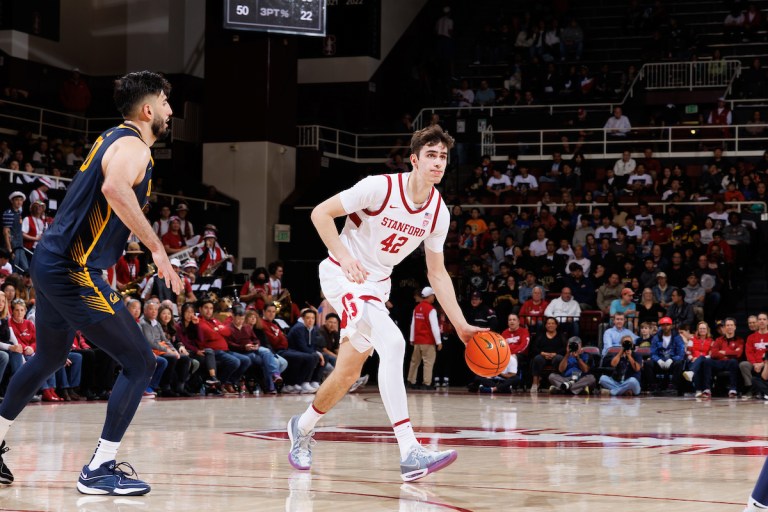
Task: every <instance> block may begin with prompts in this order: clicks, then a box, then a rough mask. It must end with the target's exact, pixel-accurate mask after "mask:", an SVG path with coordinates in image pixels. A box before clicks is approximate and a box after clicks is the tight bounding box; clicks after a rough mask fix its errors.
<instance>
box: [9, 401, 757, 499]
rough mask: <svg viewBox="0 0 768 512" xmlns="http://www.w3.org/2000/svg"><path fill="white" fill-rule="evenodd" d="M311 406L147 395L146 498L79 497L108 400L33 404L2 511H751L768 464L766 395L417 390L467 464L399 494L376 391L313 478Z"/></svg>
mask: <svg viewBox="0 0 768 512" xmlns="http://www.w3.org/2000/svg"><path fill="white" fill-rule="evenodd" d="M310 400H311V397H309V396H280V397H270V396H257V397H241V398H237V397H235V398H207V399H203V398H200V399H178V400H160V399H158V400H156V401H153V400H145V401H144V402H143V403H142V405H141V407H140V409H139V412H138V414H137V416H136V419H135V420H134V422H133V425H132V427H131V429H130V430H129V432H128V434H127V435H126V438H125V440H124V442H123V445H122V447H121V450H120V453H119V459H120V460H127V461H129V462H130V463H131V464H132V465H133V466H134V467H135V468H136V470H137V471H138V472H139V475H140V476H141V477H142V478H143V479H144V480H147V481H148V482H149V483H150V484H151V485H152V487H153V488H152V492H151V493H150V494H149V495H147V496H142V497H136V498H113V497H94V496H83V495H80V494H79V493H78V492H77V490H76V489H75V481H76V479H77V475H78V472H79V471H80V469H81V467H82V465H83V464H84V463H85V462H87V460H88V459H89V456H90V454H91V452H92V450H93V447H94V443H95V440H96V439H97V438H98V436H99V433H100V430H101V423H102V420H103V415H104V411H105V404H104V403H103V402H90V403H82V402H81V403H68V404H61V405H58V404H57V405H49V404H33V405H30V406H29V407H28V408H27V409H26V410H25V411H24V413H23V414H22V416H21V417H20V418H19V421H17V422H16V424H14V426H13V427H12V429H11V432H10V433H9V435H8V437H7V441H8V444H9V446H10V447H11V448H12V450H11V451H10V452H9V453H7V454H6V456H5V461H6V463H7V464H8V465H9V466H10V468H11V469H12V470H13V471H14V473H15V476H16V482H15V483H14V485H12V486H10V487H0V510H3V511H8V510H14V511H16V510H23V511H43V510H44V511H54V510H56V511H58V510H61V511H67V512H69V511H82V512H97V511H98V512H101V511H104V512H106V511H121V512H126V511H145V510H146V511H187V510H190V511H204V512H215V511H225V512H237V511H248V512H251V511H254V510H255V511H272V510H275V511H277V510H280V511H282V510H286V511H295V512H320V511H333V512H344V511H354V512H362V511H365V512H368V511H390V510H395V511H400V512H426V511H430V512H431V511H434V512H438V511H465V510H471V511H479V510H494V511H515V512H518V511H559V510H562V511H568V512H581V511H590V512H602V511H632V512H642V511H659V510H667V511H670V512H671V511H680V512H683V511H698V512H709V511H711V512H724V511H734V512H741V510H742V509H743V503H744V502H745V500H746V498H747V497H748V496H749V492H750V491H751V488H752V484H753V481H754V479H755V478H756V476H757V474H758V473H759V471H760V468H761V467H762V464H763V460H764V458H765V456H766V454H768V422H766V421H765V417H766V414H768V404H765V403H763V402H762V401H747V400H728V399H715V400H711V401H706V402H701V401H696V400H694V399H688V398H679V399H678V398H651V397H643V398H602V397H598V398H595V397H592V398H584V397H570V398H568V397H563V396H551V397H550V396H549V395H539V396H531V395H530V394H520V395H512V396H511V397H510V396H498V397H497V396H493V397H492V396H488V395H471V394H467V393H465V392H463V391H462V390H458V389H457V390H451V391H448V392H446V391H443V392H437V393H429V392H415V393H412V394H410V395H409V402H410V408H411V418H412V420H413V422H414V425H415V426H416V428H417V431H418V436H419V438H420V439H421V440H422V443H425V444H428V443H434V444H435V445H437V446H439V447H441V448H445V447H454V448H455V449H457V450H458V452H459V458H458V460H457V461H456V463H454V464H453V465H452V466H450V467H449V468H447V469H445V470H443V471H441V472H439V473H436V474H434V475H430V476H429V477H427V478H425V479H424V480H421V481H420V482H418V483H415V484H403V483H402V482H401V480H400V475H399V466H398V460H399V457H398V455H399V453H398V450H397V446H396V444H395V443H394V438H393V436H392V433H391V429H389V428H388V426H387V425H388V421H387V417H386V415H385V413H384V409H383V407H382V405H381V399H380V397H379V395H378V394H377V393H376V392H375V389H372V388H370V387H369V388H368V390H367V391H366V392H364V393H361V394H355V395H352V396H349V397H347V398H345V399H344V400H343V401H342V402H341V404H339V406H338V407H337V409H335V410H334V411H332V413H331V414H329V415H328V417H327V418H326V419H325V420H324V422H323V423H322V424H321V425H320V428H319V429H318V432H317V435H316V439H317V440H318V443H317V445H316V446H315V449H314V464H313V468H312V471H311V473H307V472H297V471H293V470H292V469H291V467H290V466H289V464H288V462H287V450H288V441H287V440H286V435H285V424H286V422H287V420H288V418H289V417H290V416H291V415H293V414H296V413H297V412H300V411H302V410H303V409H304V408H306V406H307V404H308V403H309V402H310Z"/></svg>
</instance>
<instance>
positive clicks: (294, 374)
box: [261, 303, 317, 394]
mask: <svg viewBox="0 0 768 512" xmlns="http://www.w3.org/2000/svg"><path fill="white" fill-rule="evenodd" d="M276 314H277V308H276V307H275V304H274V303H269V304H267V305H266V306H265V307H264V317H263V318H262V320H261V323H262V325H263V327H264V334H265V335H266V336H267V341H268V342H269V344H270V346H271V347H272V350H274V351H275V353H276V354H277V355H279V356H280V357H282V358H283V359H285V360H286V361H288V368H287V369H286V371H285V372H283V380H284V381H285V387H283V393H306V394H312V393H315V392H316V391H317V389H316V388H313V387H312V386H302V384H304V383H309V382H310V381H311V380H312V373H313V372H314V370H315V366H317V360H316V359H315V357H314V356H313V355H312V354H308V353H305V352H299V351H298V350H293V349H290V348H288V337H287V336H286V335H285V333H284V332H283V330H282V329H281V328H280V326H279V325H278V324H277V323H276V322H275V315H276Z"/></svg>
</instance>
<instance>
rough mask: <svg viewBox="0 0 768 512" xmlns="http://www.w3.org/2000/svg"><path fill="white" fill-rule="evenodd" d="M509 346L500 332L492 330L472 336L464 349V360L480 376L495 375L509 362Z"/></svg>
mask: <svg viewBox="0 0 768 512" xmlns="http://www.w3.org/2000/svg"><path fill="white" fill-rule="evenodd" d="M509 358H510V354H509V346H508V345H507V340H505V339H504V338H502V337H501V334H498V333H495V332H493V331H484V332H479V333H477V334H475V335H474V336H472V339H470V340H469V343H467V348H466V350H465V351H464V360H465V361H466V362H467V366H469V369H470V370H472V372H473V373H475V374H476V375H479V376H481V377H495V376H497V375H498V374H500V373H501V372H503V371H504V368H506V367H507V365H508V364H509Z"/></svg>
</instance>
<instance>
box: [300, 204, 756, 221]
mask: <svg viewBox="0 0 768 512" xmlns="http://www.w3.org/2000/svg"><path fill="white" fill-rule="evenodd" d="M574 204H575V205H576V207H577V208H578V209H579V211H587V212H589V213H592V211H593V210H594V209H595V208H608V203H574ZM617 204H618V205H619V206H623V207H632V206H637V201H635V202H633V203H627V202H618V203H617ZM754 204H757V205H761V206H762V207H763V211H764V212H768V205H766V203H765V201H727V202H726V203H725V205H726V206H727V207H730V208H733V209H735V210H736V211H737V212H739V213H741V212H742V210H743V209H746V208H748V207H750V206H752V205H754ZM670 205H675V206H707V207H714V205H715V202H714V201H695V202H694V201H688V202H675V203H672V202H669V201H649V202H648V206H650V207H657V206H660V207H661V211H662V212H663V213H664V214H666V213H667V208H668V207H669V206H670ZM445 206H446V207H448V209H449V210H450V209H451V208H453V207H454V206H460V207H461V208H462V209H463V210H465V211H467V210H470V209H472V208H479V209H480V210H488V209H494V208H506V209H508V210H517V211H518V212H520V211H522V210H538V209H539V208H541V205H539V204H535V203H533V204H531V203H496V204H485V203H483V204H480V203H469V204H448V203H446V205H445ZM547 206H550V207H552V206H556V207H557V208H558V209H560V208H565V203H547ZM313 208H314V206H294V207H293V209H294V210H312V209H313ZM766 220H768V219H766Z"/></svg>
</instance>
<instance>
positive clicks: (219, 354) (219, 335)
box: [198, 298, 251, 395]
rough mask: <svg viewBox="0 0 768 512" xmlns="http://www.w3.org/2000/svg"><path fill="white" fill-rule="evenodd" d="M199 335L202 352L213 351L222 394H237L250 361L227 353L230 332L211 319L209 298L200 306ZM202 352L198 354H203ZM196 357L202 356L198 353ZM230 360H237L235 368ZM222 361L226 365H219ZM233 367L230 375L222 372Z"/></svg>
mask: <svg viewBox="0 0 768 512" xmlns="http://www.w3.org/2000/svg"><path fill="white" fill-rule="evenodd" d="M200 334H201V335H202V337H203V339H202V342H201V345H202V347H201V348H202V349H203V350H204V349H206V348H209V349H211V350H213V353H214V355H215V357H216V364H217V366H218V367H219V379H221V382H223V383H224V385H223V386H222V389H223V390H224V393H226V394H228V395H237V394H239V393H240V392H239V390H238V389H239V384H240V379H241V378H242V377H243V374H244V373H245V371H246V370H247V369H248V367H249V366H251V360H250V359H249V358H248V357H247V356H245V355H243V354H238V353H236V352H230V351H229V344H228V343H227V339H226V337H227V336H231V335H232V332H231V331H230V329H229V326H228V325H225V324H223V323H221V322H219V321H218V320H217V319H216V318H214V317H213V299H211V298H205V299H203V300H202V303H201V305H200ZM203 350H201V351H200V352H203ZM198 355H203V354H200V353H198ZM232 358H236V359H237V360H238V363H239V364H238V365H237V366H234V365H232V364H231V361H229V360H231V359H232ZM224 360H227V361H226V363H228V364H221V363H222V362H223V361H224ZM233 366H234V368H235V369H234V371H233V372H232V373H229V374H227V373H225V372H223V371H222V370H223V369H224V368H227V369H228V368H231V367H233Z"/></svg>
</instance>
